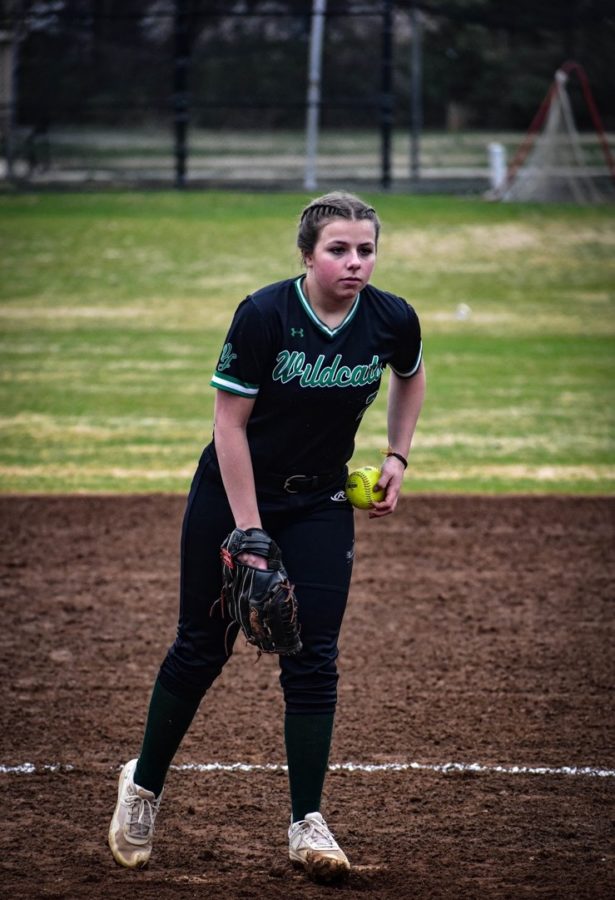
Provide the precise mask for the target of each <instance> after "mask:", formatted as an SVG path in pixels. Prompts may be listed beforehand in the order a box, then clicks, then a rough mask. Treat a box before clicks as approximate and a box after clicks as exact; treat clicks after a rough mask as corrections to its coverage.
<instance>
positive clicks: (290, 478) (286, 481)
mask: <svg viewBox="0 0 615 900" xmlns="http://www.w3.org/2000/svg"><path fill="white" fill-rule="evenodd" d="M341 474H342V472H341V470H340V471H339V472H325V474H324V475H274V476H272V477H273V479H275V482H276V484H277V485H278V486H279V487H281V488H282V490H284V491H286V492H287V493H288V494H305V493H307V492H308V491H318V490H321V489H322V488H326V487H327V486H328V485H330V484H333V482H335V481H337V479H338V478H339V477H340V476H341Z"/></svg>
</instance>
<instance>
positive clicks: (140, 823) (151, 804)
mask: <svg viewBox="0 0 615 900" xmlns="http://www.w3.org/2000/svg"><path fill="white" fill-rule="evenodd" d="M160 799H161V798H160V797H158V799H157V800H148V799H147V798H146V797H139V795H138V794H131V795H130V796H129V797H126V798H125V799H124V801H123V802H124V804H125V806H126V807H127V809H128V821H127V823H126V831H127V837H129V838H132V839H133V840H137V841H144V840H147V839H148V838H150V837H151V835H152V834H153V832H154V822H155V820H156V816H157V814H158V809H159V807H160Z"/></svg>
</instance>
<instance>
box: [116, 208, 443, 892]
mask: <svg viewBox="0 0 615 900" xmlns="http://www.w3.org/2000/svg"><path fill="white" fill-rule="evenodd" d="M379 232H380V222H379V220H378V217H377V215H376V212H375V211H374V209H373V208H372V207H371V206H368V205H367V204H366V203H364V202H363V201H362V200H360V199H359V198H358V197H355V196H353V195H351V194H347V193H344V192H333V193H330V194H326V195H325V196H322V197H319V198H317V199H316V200H313V201H312V202H311V203H310V204H309V205H308V206H307V207H306V208H305V209H304V210H303V213H302V215H301V219H300V223H299V229H298V237H297V245H298V247H299V249H300V251H301V255H302V259H303V263H304V266H305V270H306V271H305V274H304V275H300V276H299V277H294V278H291V279H288V280H285V281H282V282H279V283H277V284H273V285H269V286H267V287H264V288H262V289H261V290H258V291H257V292H256V293H254V294H252V295H250V296H249V297H247V298H246V299H245V300H244V301H243V302H242V303H241V304H240V305H239V307H238V308H237V311H236V313H235V316H234V318H233V321H232V323H231V326H230V329H229V332H228V335H227V337H226V340H225V342H224V345H223V347H222V351H221V354H220V357H219V360H218V364H217V366H216V371H215V373H214V375H213V378H212V381H211V384H212V385H213V386H214V387H215V388H216V389H217V393H216V401H215V413H214V436H213V439H212V441H211V443H210V444H209V445H208V446H207V447H206V448H205V450H204V451H203V454H202V456H201V459H200V461H199V465H198V469H197V472H196V475H195V477H194V481H193V483H192V487H191V490H190V494H189V497H188V503H187V508H186V512H185V517H184V523H183V528H182V541H181V589H180V611H179V624H178V630H177V638H176V640H175V642H174V643H173V645H172V646H171V647H170V649H169V651H168V653H167V655H166V658H165V659H164V661H163V663H162V666H161V668H160V671H159V673H158V677H157V679H156V682H155V684H154V688H153V692H152V697H151V701H150V707H149V714H148V718H147V723H146V727H145V734H144V737H143V743H142V747H141V752H140V754H139V757H138V758H137V759H133V760H131V761H130V762H128V763H127V764H126V765H125V766H124V768H123V770H122V773H121V775H120V784H119V791H118V801H117V806H116V809H115V814H114V816H113V820H112V822H111V827H110V830H109V844H110V847H111V850H112V853H113V856H114V858H115V860H116V861H117V862H118V863H120V864H121V865H123V866H128V867H141V866H144V865H145V864H146V863H147V861H148V859H149V857H150V854H151V850H152V839H153V834H154V822H155V818H156V814H157V812H158V809H159V805H160V801H161V797H162V790H163V785H164V781H165V776H166V773H167V770H168V768H169V765H170V764H171V761H172V760H173V757H174V755H175V753H176V751H177V749H178V747H179V745H180V742H181V740H182V738H183V736H184V734H185V733H186V731H187V729H188V727H189V725H190V723H191V721H192V719H193V717H194V714H195V713H196V711H197V708H198V706H199V704H200V702H201V700H202V698H203V696H204V694H205V693H206V691H207V690H208V688H209V687H210V686H211V684H212V683H213V681H214V680H215V678H216V677H217V676H218V675H219V674H220V672H221V670H222V667H223V666H224V665H225V663H226V662H227V661H228V658H229V656H230V654H231V652H232V645H233V642H234V640H235V638H236V637H237V633H238V626H236V625H234V624H233V625H231V627H230V629H229V623H228V622H225V621H224V620H223V619H222V618H221V617H220V615H216V612H214V614H213V615H210V611H211V608H212V606H213V605H214V604H215V603H216V601H217V600H218V598H219V596H220V589H221V564H220V558H219V549H220V544H221V543H222V541H223V540H224V538H225V537H226V535H227V534H228V533H229V532H230V531H232V530H233V528H235V527H237V528H241V529H243V530H247V529H248V528H251V527H256V528H263V529H265V530H266V531H267V532H268V533H269V534H270V535H271V537H272V538H273V539H274V540H275V541H276V543H277V544H278V545H279V547H280V548H281V551H282V557H283V560H284V565H285V567H286V570H287V571H288V573H289V576H290V579H291V581H292V582H293V584H294V585H295V592H296V596H297V601H298V605H299V623H300V628H301V640H302V643H303V649H302V651H301V652H300V653H299V654H298V655H296V656H280V657H279V663H280V683H281V686H282V690H283V695H284V703H285V720H284V738H285V747H286V755H287V761H288V778H289V787H290V805H291V819H290V823H291V824H290V828H289V831H288V839H289V857H290V859H291V860H292V861H293V862H294V863H297V864H299V865H301V866H303V867H304V868H305V869H306V871H307V873H308V874H309V875H310V876H311V877H313V878H317V879H321V880H333V879H337V878H341V877H344V876H346V875H347V873H348V871H349V869H350V865H349V862H348V859H347V857H346V855H345V853H344V852H343V850H342V849H341V848H340V847H339V845H338V843H337V842H336V840H335V838H334V837H333V835H332V833H331V831H330V830H329V828H328V826H327V824H326V822H325V820H324V818H323V817H322V815H321V812H320V804H321V794H322V789H323V784H324V779H325V774H326V771H327V766H328V760H329V749H330V745H331V738H332V732H333V720H334V714H335V707H336V700H337V679H338V675H337V668H336V660H337V654H338V649H337V645H338V636H339V632H340V627H341V624H342V617H343V615H344V610H345V606H346V600H347V597H348V591H349V586H350V576H351V572H352V561H353V552H354V518H353V510H352V507H351V506H350V504H349V502H348V500H347V499H346V496H345V494H344V484H345V480H346V475H347V465H346V464H347V462H348V461H349V460H350V458H351V456H352V453H353V450H354V439H355V435H356V432H357V429H358V427H359V424H360V422H361V418H362V416H363V414H364V413H365V411H366V410H367V408H368V407H369V406H370V404H371V403H373V401H374V399H375V398H376V395H377V392H378V388H379V386H380V381H381V376H382V372H383V370H384V368H385V367H386V366H389V367H390V370H391V373H390V380H389V389H388V407H387V410H388V415H387V422H388V440H389V449H388V451H387V454H386V458H385V459H384V462H383V465H382V469H381V474H380V479H379V482H378V485H377V488H379V489H383V490H384V492H385V495H384V499H383V500H381V501H380V502H378V503H375V504H374V506H373V508H372V509H371V510H370V513H369V515H370V516H371V517H374V518H377V517H380V516H386V515H389V514H390V513H392V512H393V511H394V510H395V507H396V505H397V501H398V497H399V492H400V488H401V484H402V478H403V474H404V469H405V468H406V465H407V456H408V453H409V450H410V445H411V442H412V437H413V434H414V430H415V427H416V423H417V419H418V416H419V412H420V409H421V406H422V403H423V396H424V391H425V374H424V368H423V362H422V346H421V335H420V327H419V322H418V318H417V316H416V313H415V312H414V310H413V309H412V308H411V307H410V306H409V305H408V304H407V303H406V302H405V300H403V299H401V298H400V297H397V296H395V295H393V294H390V293H387V292H385V291H382V290H378V289H377V288H375V287H373V286H372V285H371V284H370V279H371V276H372V272H373V269H374V265H375V262H376V252H377V246H378V237H379ZM244 561H245V562H247V563H248V564H249V565H252V566H256V567H261V568H264V567H265V561H264V560H263V559H262V558H260V557H258V556H254V555H250V556H247V557H246V558H245V559H244ZM227 631H228V632H229V633H228V634H227Z"/></svg>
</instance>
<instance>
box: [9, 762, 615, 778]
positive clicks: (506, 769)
mask: <svg viewBox="0 0 615 900" xmlns="http://www.w3.org/2000/svg"><path fill="white" fill-rule="evenodd" d="M171 769H173V770H174V771H176V772H205V773H206V772H286V771H288V766H286V765H284V764H281V763H280V764H278V763H241V762H236V763H217V762H214V763H183V764H181V765H172V766H171ZM74 770H75V766H72V765H67V764H63V763H46V764H43V765H38V766H37V765H35V764H34V763H28V762H26V763H21V764H20V765H14V766H10V765H0V775H36V774H39V773H41V772H52V773H55V772H72V771H74ZM329 771H330V772H367V773H371V772H438V773H441V774H443V775H448V774H451V773H455V772H458V773H462V774H463V773H476V774H487V775H491V774H495V775H568V776H581V777H589V778H615V769H605V768H601V767H595V766H518V765H509V766H503V765H486V764H483V763H460V762H448V763H419V762H409V763H401V762H400V763H394V762H391V763H352V762H347V763H332V764H331V765H330V766H329Z"/></svg>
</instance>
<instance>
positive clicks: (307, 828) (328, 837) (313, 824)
mask: <svg viewBox="0 0 615 900" xmlns="http://www.w3.org/2000/svg"><path fill="white" fill-rule="evenodd" d="M295 824H300V825H301V838H302V842H305V843H306V844H308V846H309V847H310V848H311V849H312V850H339V849H340V848H339V846H338V844H337V842H336V840H335V838H334V837H333V835H332V834H331V832H330V831H329V829H328V828H327V824H326V822H325V821H324V819H321V821H320V822H319V821H318V820H315V819H309V820H308V819H304V820H303V821H302V822H300V823H295Z"/></svg>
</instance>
